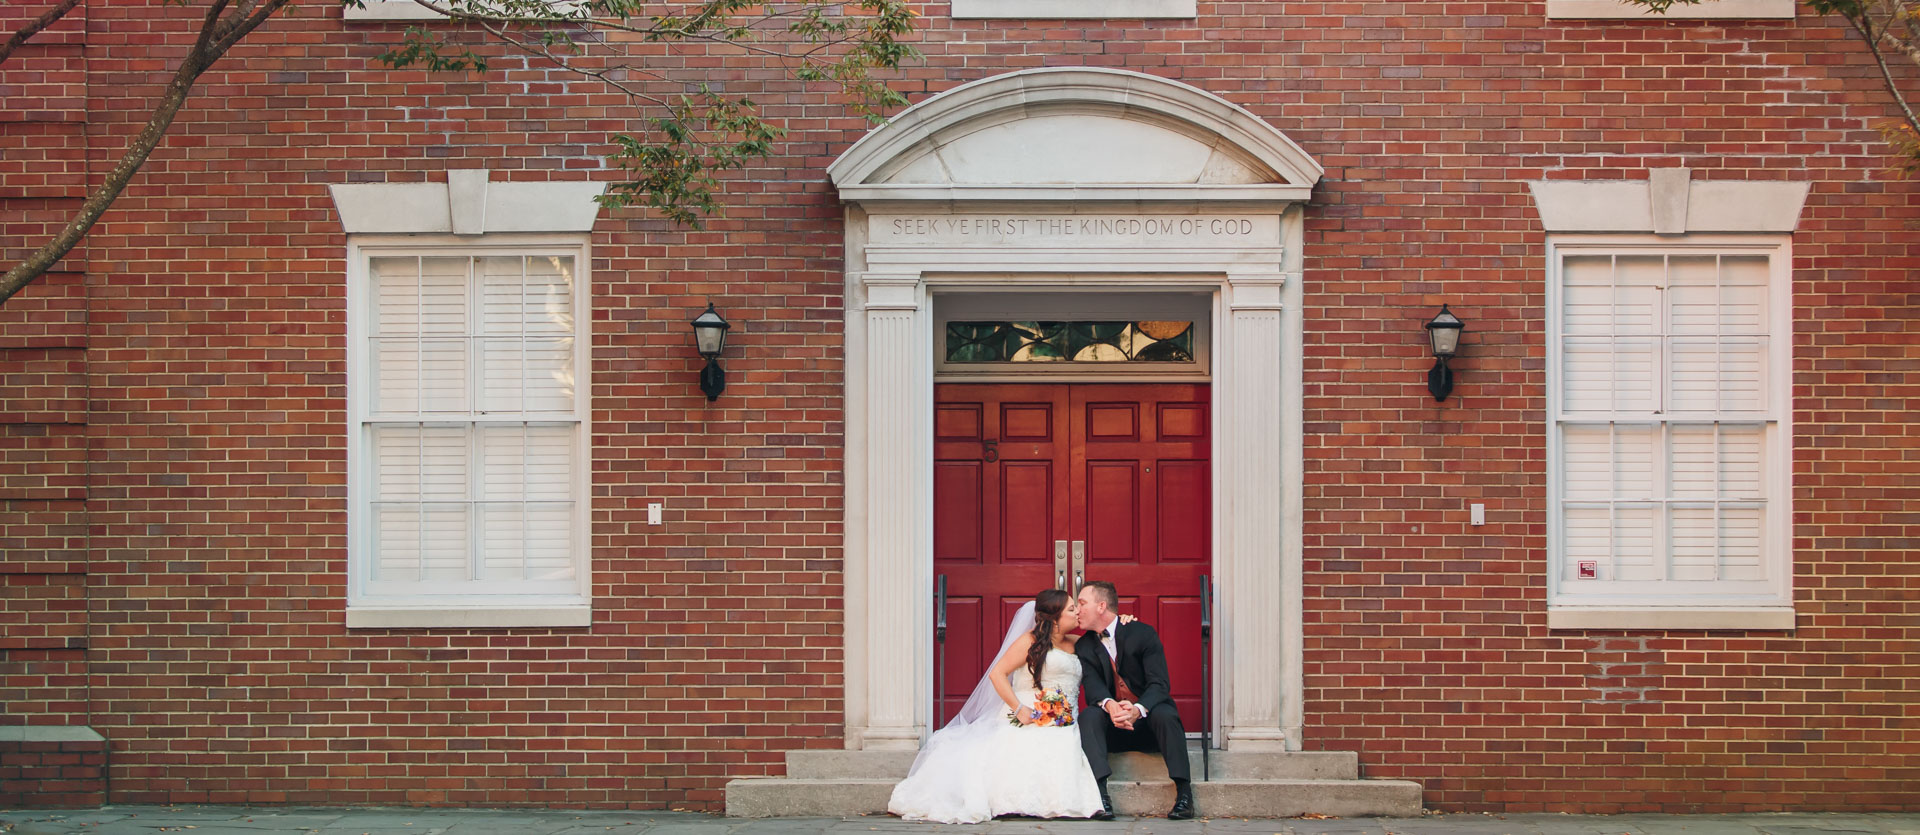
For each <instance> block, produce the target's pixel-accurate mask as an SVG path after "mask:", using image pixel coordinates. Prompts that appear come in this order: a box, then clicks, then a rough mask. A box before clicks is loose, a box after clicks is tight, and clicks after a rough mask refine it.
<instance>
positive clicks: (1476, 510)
mask: <svg viewBox="0 0 1920 835" xmlns="http://www.w3.org/2000/svg"><path fill="white" fill-rule="evenodd" d="M1469 509H1470V510H1471V511H1472V512H1473V524H1475V525H1484V524H1486V523H1487V506H1486V505H1483V504H1476V505H1471V506H1470V507H1469Z"/></svg>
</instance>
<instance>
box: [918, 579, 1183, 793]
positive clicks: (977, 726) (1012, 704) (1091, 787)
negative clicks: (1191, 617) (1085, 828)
mask: <svg viewBox="0 0 1920 835" xmlns="http://www.w3.org/2000/svg"><path fill="white" fill-rule="evenodd" d="M1119 608H1120V594H1119V592H1118V591H1116V590H1115V589H1114V587H1113V584H1112V583H1106V582H1092V583H1087V584H1086V585H1084V586H1081V587H1080V595H1079V597H1077V598H1076V597H1070V596H1068V594H1067V593H1066V592H1064V591H1061V590H1059V589H1047V590H1046V591H1043V592H1040V593H1039V594H1036V595H1034V597H1033V600H1032V601H1030V602H1028V603H1026V604H1025V605H1022V606H1021V607H1020V611H1019V612H1018V613H1016V614H1015V615H1014V616H1013V622H1012V624H1010V625H1009V626H1008V627H1007V636H1006V639H1005V640H1004V641H1002V642H1001V644H1000V652H999V654H998V655H997V656H995V657H996V658H997V659H998V660H997V661H995V662H994V664H993V668H992V669H990V670H988V671H987V673H986V675H985V676H983V677H981V679H980V683H979V685H977V686H975V687H974V688H973V694H972V695H971V696H969V697H967V702H966V704H965V705H964V706H962V707H961V708H960V712H959V713H958V714H956V715H955V716H954V717H953V720H952V721H950V722H948V723H947V724H946V727H943V728H941V729H940V730H938V731H935V732H934V734H933V736H932V737H931V738H929V739H928V740H927V744H926V746H925V747H924V748H921V749H920V755H919V756H918V757H915V758H914V761H913V770H912V771H910V772H908V774H907V779H905V780H902V781H901V782H900V784H899V785H896V786H894V788H893V797H892V799H891V800H889V801H888V802H887V811H889V812H892V813H893V814H896V815H899V816H900V817H902V818H905V819H907V820H927V821H939V822H940V823H978V822H980V821H985V820H992V819H993V818H995V817H997V816H1000V815H1028V816H1032V817H1038V818H1092V819H1094V820H1112V819H1113V800H1112V798H1111V797H1109V796H1108V794H1107V777H1108V776H1109V775H1111V774H1112V773H1113V769H1112V768H1111V767H1110V766H1108V765H1107V752H1109V751H1147V752H1154V751H1158V752H1160V753H1161V754H1162V755H1163V756H1164V757H1166V761H1167V774H1168V775H1169V776H1171V777H1172V778H1173V785H1174V789H1175V795H1176V799H1175V800H1174V803H1173V809H1172V810H1171V811H1169V812H1168V813H1167V817H1168V818H1171V819H1173V820H1185V819H1187V818H1191V817H1193V786H1192V784H1191V782H1190V781H1189V772H1188V768H1187V733H1186V727H1185V726H1184V725H1182V724H1181V722H1180V714H1179V712H1178V711H1176V710H1175V709H1174V706H1173V701H1172V698H1171V697H1172V683H1171V680H1170V679H1169V678H1168V676H1167V654H1166V650H1165V649H1164V648H1163V647H1162V646H1161V645H1160V635H1159V633H1157V632H1155V631H1154V630H1153V627H1151V626H1148V625H1146V624H1144V623H1141V622H1139V621H1137V620H1134V619H1133V618H1131V617H1123V616H1120V615H1119V614H1118V609H1119ZM1075 630H1084V631H1083V632H1082V633H1081V634H1080V635H1079V637H1078V638H1077V639H1076V638H1075V637H1073V635H1072V633H1073V632H1074V631H1075ZM1082 692H1084V693H1085V694H1086V697H1087V698H1086V702H1087V709H1086V710H1081V709H1080V696H1081V694H1082Z"/></svg>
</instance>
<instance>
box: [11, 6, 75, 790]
mask: <svg viewBox="0 0 1920 835" xmlns="http://www.w3.org/2000/svg"><path fill="white" fill-rule="evenodd" d="M86 13H87V9H86V8H85V7H84V6H82V7H80V8H76V9H75V10H74V11H73V12H71V13H70V14H69V15H68V16H67V17H66V18H65V19H62V20H61V21H60V22H59V23H57V24H55V25H54V26H52V27H50V28H48V29H47V30H46V31H44V32H41V33H40V35H39V36H37V37H36V38H35V39H34V40H33V41H31V42H30V43H28V44H27V45H25V46H23V47H21V48H20V49H19V50H18V51H16V52H15V53H14V55H13V56H12V57H11V58H9V59H8V61H7V63H6V64H4V65H0V260H3V261H4V262H5V264H6V266H7V267H11V266H13V264H14V263H16V262H17V261H18V260H19V259H20V258H22V257H24V256H25V255H26V253H28V252H30V251H32V250H33V249H35V248H38V247H39V245H40V242H41V240H42V239H43V237H44V236H45V235H46V234H48V233H49V232H50V231H51V230H53V229H57V228H58V227H59V226H60V225H61V224H62V223H64V222H65V219H66V217H67V216H68V215H69V214H71V213H72V211H73V210H74V209H75V208H77V207H78V206H79V203H80V198H81V197H82V196H83V195H84V194H85V188H86V170H87V169H86V166H87V140H86V130H87V125H88V114H87V65H86V54H85V51H84V43H85V34H86V21H87V14H86ZM37 14H38V10H30V9H29V8H27V7H25V6H20V5H18V4H12V5H9V6H7V7H6V8H5V9H0V27H4V31H6V32H7V33H8V34H9V35H11V34H12V33H13V31H14V30H15V29H17V28H18V26H19V24H20V22H22V21H24V20H26V19H28V18H29V16H30V15H37ZM87 256H88V248H87V246H86V245H85V244H84V243H83V245H82V246H80V247H77V248H76V249H75V250H74V251H73V253H72V254H71V256H70V257H68V258H67V259H66V260H65V261H63V262H61V263H60V264H59V265H58V266H57V268H56V271H55V272H51V273H49V274H48V275H47V276H45V277H44V278H43V279H41V280H40V281H39V282H36V283H35V284H34V285H32V286H30V287H28V288H27V289H26V290H24V291H22V292H21V293H20V294H19V295H17V296H15V297H14V298H13V299H11V300H9V301H8V302H7V304H6V306H5V307H4V308H0V725H18V724H30V725H69V724H85V722H86V721H87V719H86V716H87V703H86V673H87V668H86V660H87V658H86V650H87V637H88V618H87V614H88V605H87V599H88V595H87V577H86V573H87V562H88V558H89V555H88V550H87V514H86V497H87V496H86V486H87V481H86V461H87V426H86V421H87V417H86V416H87V408H86V391H87V384H88V383H87V365H86V344H87V342H86V289H85V278H84V272H85V270H86V268H87ZM0 730H7V729H4V728H0ZM5 744H6V743H5V742H4V741H3V740H0V755H3V756H4V761H5V764H4V765H0V781H7V782H8V783H9V785H13V784H14V783H16V782H17V781H18V780H20V779H21V778H20V777H19V776H18V774H19V772H12V771H9V769H13V768H15V767H16V766H17V765H18V762H19V759H20V758H21V757H27V758H29V759H33V758H37V757H38V756H39V755H40V753H39V752H26V753H23V752H20V751H18V750H15V749H6V748H4V745H5ZM55 748H56V749H57V748H58V746H57V745H56V746H55ZM55 753H58V752H57V751H55ZM54 793H55V794H63V795H65V794H71V793H72V792H71V791H69V790H66V789H60V790H57V791H54ZM7 796H14V797H18V796H19V795H18V794H17V792H16V790H15V789H13V788H7V789H0V798H4V797H7ZM69 799H71V798H69ZM0 805H6V801H5V800H4V799H0Z"/></svg>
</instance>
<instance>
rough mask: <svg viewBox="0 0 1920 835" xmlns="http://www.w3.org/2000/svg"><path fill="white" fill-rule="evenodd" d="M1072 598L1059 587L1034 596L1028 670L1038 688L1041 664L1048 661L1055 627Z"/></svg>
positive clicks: (1028, 648)
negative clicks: (1048, 652)
mask: <svg viewBox="0 0 1920 835" xmlns="http://www.w3.org/2000/svg"><path fill="white" fill-rule="evenodd" d="M1072 599H1073V598H1072V597H1070V596H1068V595H1067V593H1066V592H1064V591H1061V590H1059V589H1047V590H1046V591H1043V592H1041V593H1039V594H1036V595H1034V596H1033V646H1030V647H1027V672H1030V673H1033V686H1034V689H1036V690H1037V689H1039V688H1040V665H1041V664H1044V663H1046V660H1047V650H1050V649H1053V635H1054V631H1053V630H1054V627H1056V626H1058V625H1059V624H1060V613H1061V612H1063V611H1065V610H1066V608H1067V601H1069V600H1072Z"/></svg>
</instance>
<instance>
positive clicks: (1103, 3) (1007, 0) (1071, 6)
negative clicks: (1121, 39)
mask: <svg viewBox="0 0 1920 835" xmlns="http://www.w3.org/2000/svg"><path fill="white" fill-rule="evenodd" d="M1199 16H1200V11H1199V3H1198V2H1196V0H953V18H954V19H955V20H982V19H995V20H1145V19H1156V18H1176V19H1178V18H1187V19H1191V18H1195V17H1199Z"/></svg>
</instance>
